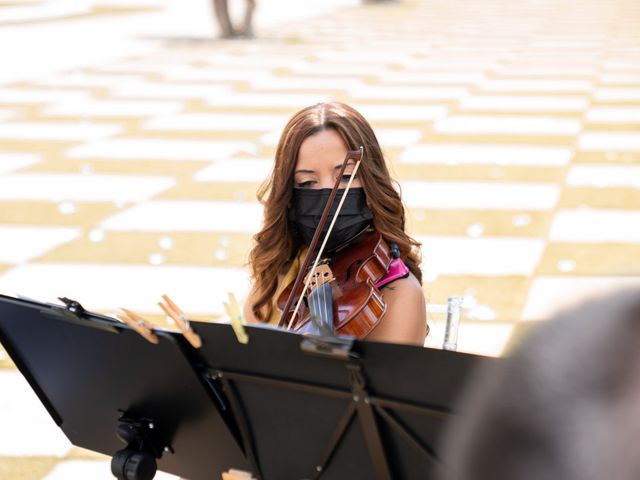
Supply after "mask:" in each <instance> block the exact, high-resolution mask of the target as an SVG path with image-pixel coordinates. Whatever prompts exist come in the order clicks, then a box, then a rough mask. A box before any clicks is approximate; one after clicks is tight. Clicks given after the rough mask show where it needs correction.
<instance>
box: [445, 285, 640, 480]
mask: <svg viewBox="0 0 640 480" xmlns="http://www.w3.org/2000/svg"><path fill="white" fill-rule="evenodd" d="M459 413H460V415H459V416H458V417H456V419H455V420H453V421H452V423H451V425H450V427H449V430H448V433H447V435H446V438H445V441H444V442H443V450H444V459H445V464H446V467H447V471H446V472H445V473H444V474H443V475H442V480H472V479H473V480H516V479H517V480H547V479H548V480H605V479H616V480H632V479H634V480H635V479H638V478H640V447H638V443H637V442H638V440H639V439H640V290H632V291H624V292H620V293H618V294H615V295H610V296H607V297H603V298H598V299H594V300H591V301H589V302H588V303H585V304H583V305H581V306H579V307H577V308H574V309H572V310H570V311H566V312H563V313H561V314H559V315H557V316H556V317H555V318H553V319H552V320H550V321H548V322H543V324H541V325H540V326H538V327H535V328H533V329H532V330H531V331H530V332H529V334H528V335H527V336H526V337H525V339H524V340H523V341H522V343H521V344H520V345H518V346H517V347H516V348H515V349H514V351H513V352H512V354H510V355H509V356H508V357H506V358H504V359H502V360H500V361H499V362H496V364H495V365H492V367H491V368H490V369H487V370H484V371H481V372H479V373H478V374H477V375H476V376H475V377H474V379H473V380H472V382H471V384H470V385H469V386H468V388H467V389H466V391H465V392H463V394H462V398H461V402H460V405H459Z"/></svg>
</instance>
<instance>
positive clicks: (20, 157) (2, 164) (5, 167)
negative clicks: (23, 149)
mask: <svg viewBox="0 0 640 480" xmlns="http://www.w3.org/2000/svg"><path fill="white" fill-rule="evenodd" d="M41 160H42V155H40V154H36V153H17V152H16V153H8V152H7V153H0V174H6V173H10V172H13V171H15V170H19V169H21V168H25V167H30V166H31V165H35V164H36V163H39V162H40V161H41Z"/></svg>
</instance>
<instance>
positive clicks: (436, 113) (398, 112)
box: [351, 103, 449, 122]
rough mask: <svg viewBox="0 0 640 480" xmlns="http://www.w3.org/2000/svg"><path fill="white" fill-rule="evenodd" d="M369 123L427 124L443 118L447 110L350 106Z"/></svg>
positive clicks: (396, 106) (434, 107)
mask: <svg viewBox="0 0 640 480" xmlns="http://www.w3.org/2000/svg"><path fill="white" fill-rule="evenodd" d="M351 106H352V107H354V108H355V109H356V110H358V111H359V112H360V113H361V114H362V115H364V117H365V118H366V119H367V120H369V121H370V122H376V121H379V122H396V121H397V122H416V121H423V122H429V121H432V120H436V119H438V118H441V117H444V116H445V115H446V114H447V113H448V112H449V108H448V107H446V106H444V105H374V104H366V103H353V104H351Z"/></svg>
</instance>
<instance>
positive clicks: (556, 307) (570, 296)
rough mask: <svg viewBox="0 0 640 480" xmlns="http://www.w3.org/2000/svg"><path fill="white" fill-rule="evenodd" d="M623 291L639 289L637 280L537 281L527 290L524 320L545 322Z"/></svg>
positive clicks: (629, 278) (545, 278)
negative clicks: (586, 302)
mask: <svg viewBox="0 0 640 480" xmlns="http://www.w3.org/2000/svg"><path fill="white" fill-rule="evenodd" d="M626 288H634V289H639V288H640V277H638V276H633V277H632V276H629V277H605V276H598V277H538V278H535V279H534V280H533V284H532V286H531V288H530V289H529V295H528V297H527V303H526V304H525V306H524V310H523V313H522V319H523V320H546V319H549V318H551V316H552V315H554V314H556V313H558V312H559V311H561V310H564V309H567V308H571V307H573V306H575V305H578V304H580V303H582V302H584V301H586V300H589V299H594V298H596V297H598V296H601V295H602V296H605V295H607V294H611V293H614V292H618V291H621V290H623V289H626Z"/></svg>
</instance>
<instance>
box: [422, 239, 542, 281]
mask: <svg viewBox="0 0 640 480" xmlns="http://www.w3.org/2000/svg"><path fill="white" fill-rule="evenodd" d="M416 239H417V240H418V241H419V242H421V243H422V255H423V259H422V268H423V269H424V270H425V272H428V273H429V274H436V275H491V276H494V275H495V276H499V275H531V274H533V272H534V271H535V269H536V267H537V265H538V262H539V261H540V257H541V255H542V252H543V250H544V245H545V244H544V241H542V240H538V239H533V238H502V237H500V238H499V237H491V238H488V237H484V238H465V237H449V236H419V237H417V238H416Z"/></svg>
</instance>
